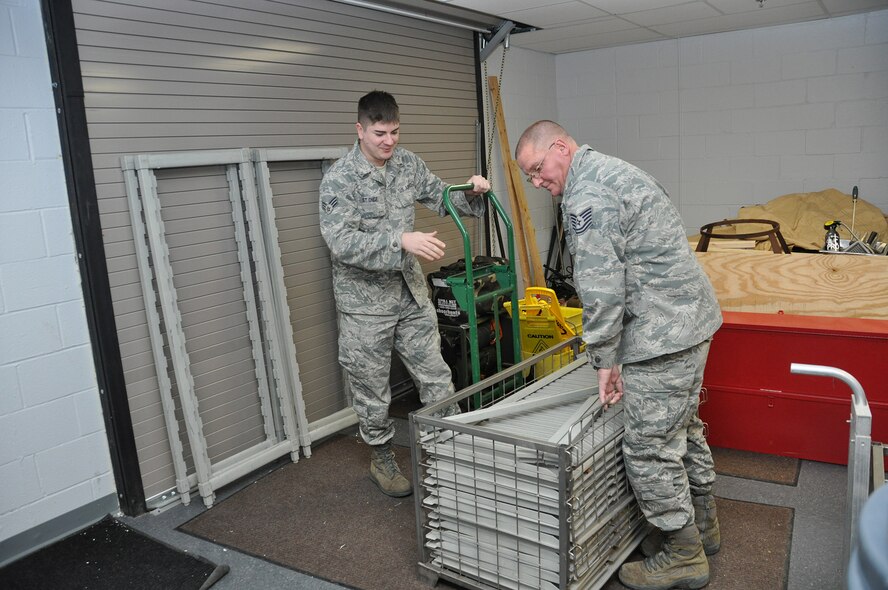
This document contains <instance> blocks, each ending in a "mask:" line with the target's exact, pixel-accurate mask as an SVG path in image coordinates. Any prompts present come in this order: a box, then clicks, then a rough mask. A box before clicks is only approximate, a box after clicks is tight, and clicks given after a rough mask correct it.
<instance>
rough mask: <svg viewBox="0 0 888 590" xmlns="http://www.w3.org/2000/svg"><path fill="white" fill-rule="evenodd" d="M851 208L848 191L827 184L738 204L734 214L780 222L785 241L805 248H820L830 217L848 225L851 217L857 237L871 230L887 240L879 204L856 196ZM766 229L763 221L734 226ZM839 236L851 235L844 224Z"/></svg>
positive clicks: (742, 229) (767, 246)
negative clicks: (816, 189)
mask: <svg viewBox="0 0 888 590" xmlns="http://www.w3.org/2000/svg"><path fill="white" fill-rule="evenodd" d="M852 209H853V203H852V199H851V195H846V194H845V193H843V192H841V191H839V190H836V189H834V188H830V189H826V190H824V191H820V192H819V193H794V194H789V195H783V196H781V197H777V198H776V199H773V200H771V201H769V202H767V203H765V204H764V205H752V206H750V207H741V208H740V212H739V213H738V215H737V217H738V218H739V219H770V220H771V221H776V222H777V223H779V224H780V233H782V234H783V237H784V239H785V240H786V242H787V244H789V245H790V246H796V247H798V248H804V249H806V250H819V249H821V248H823V243H824V238H825V236H826V230H825V229H824V227H823V224H824V222H826V221H830V220H840V221H842V222H843V223H844V224H846V225H848V226H849V227H850V226H851V223H852V218H853V223H854V226H853V227H854V233H855V234H856V235H857V236H858V237H859V238H861V239H863V237H864V236H865V235H866V234H867V232H870V231H874V232H876V233H877V234H878V236H879V238H878V239H879V241H882V242H884V241H888V222H886V219H885V214H884V213H882V211H881V210H880V209H879V208H878V207H876V206H875V205H873V204H871V203H868V202H866V201H865V200H864V199H862V198H858V199H857V208H856V211H852ZM725 229H728V228H719V229H718V232H719V233H724V230H725ZM765 229H768V228H767V226H764V225H754V224H750V225H745V224H744V225H742V226H740V227H739V228H737V233H748V232H753V231H761V230H765ZM839 236H840V237H841V238H842V239H850V237H851V236H850V235H849V233H848V231H847V230H846V229H844V228H839ZM757 247H759V248H764V249H770V244H769V243H768V242H767V241H765V242H763V243H760V244H759V245H758V246H757Z"/></svg>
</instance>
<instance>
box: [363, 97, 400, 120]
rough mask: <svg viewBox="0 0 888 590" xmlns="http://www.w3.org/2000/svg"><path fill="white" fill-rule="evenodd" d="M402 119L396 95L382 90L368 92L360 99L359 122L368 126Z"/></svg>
mask: <svg viewBox="0 0 888 590" xmlns="http://www.w3.org/2000/svg"><path fill="white" fill-rule="evenodd" d="M400 120H401V114H400V111H399V110H398V103H397V102H396V101H395V97H394V96H392V95H391V94H389V93H388V92H384V91H382V90H374V91H372V92H368V93H367V94H365V95H364V96H362V97H361V100H359V101H358V123H360V124H361V125H364V126H367V125H372V124H373V123H379V122H380V121H382V122H383V123H392V122H397V121H400Z"/></svg>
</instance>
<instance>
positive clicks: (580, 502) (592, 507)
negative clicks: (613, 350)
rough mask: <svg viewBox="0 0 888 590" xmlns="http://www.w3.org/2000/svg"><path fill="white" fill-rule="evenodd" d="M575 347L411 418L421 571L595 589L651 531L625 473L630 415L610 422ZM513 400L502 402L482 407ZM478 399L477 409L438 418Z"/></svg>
mask: <svg viewBox="0 0 888 590" xmlns="http://www.w3.org/2000/svg"><path fill="white" fill-rule="evenodd" d="M579 345H580V340H579V338H574V339H572V340H568V341H565V342H562V343H560V344H558V345H556V346H553V347H552V348H550V349H549V350H547V351H546V352H544V353H542V354H539V355H536V356H534V357H532V358H530V359H527V360H525V361H522V362H520V363H518V364H516V365H514V366H512V367H511V368H508V369H506V370H504V371H502V372H500V373H498V374H496V375H494V376H492V377H490V378H488V379H485V380H484V381H481V382H479V383H476V384H474V385H472V386H469V387H467V388H465V389H463V390H461V391H459V392H457V393H456V394H455V396H453V397H451V398H448V399H445V400H442V401H441V402H440V403H437V404H434V405H431V406H428V407H426V408H424V409H422V410H419V411H417V412H415V413H413V414H412V415H411V420H410V436H411V441H412V444H411V454H412V460H413V478H414V489H415V490H416V492H415V499H416V522H417V539H418V544H419V555H420V561H419V566H418V567H419V571H420V574H421V576H422V577H424V578H425V579H427V580H428V581H430V582H432V583H434V582H436V581H437V580H438V578H442V579H446V580H448V581H450V582H453V583H456V584H458V585H460V586H463V587H466V588H474V589H500V588H508V589H512V590H525V589H531V588H533V589H541V588H543V589H551V590H554V589H556V588H561V589H576V590H579V589H593V590H595V589H598V588H601V587H602V586H603V585H604V584H605V583H606V582H607V580H608V578H610V576H611V575H612V574H613V573H614V572H615V571H616V569H617V568H618V567H619V565H620V564H621V563H622V562H623V560H625V558H626V557H627V556H628V555H629V553H630V552H631V551H632V550H633V549H634V548H635V546H636V545H637V544H638V543H639V542H640V541H641V539H642V538H643V537H644V535H645V534H646V533H647V531H648V525H647V524H646V521H645V519H644V516H643V515H642V513H641V510H640V509H639V507H638V505H637V503H636V501H635V497H634V495H633V494H632V490H631V488H630V486H629V482H628V480H627V478H626V474H625V470H624V467H623V456H622V438H623V410H622V404H617V405H616V406H614V407H613V408H610V409H608V410H603V409H602V407H601V404H600V402H599V401H598V395H597V388H598V380H597V378H596V376H595V372H594V369H593V368H592V367H591V365H589V364H588V363H587V362H586V361H585V360H578V361H575V362H573V363H571V364H570V365H568V366H566V367H563V368H560V369H557V370H553V371H551V372H548V373H547V374H546V375H545V376H544V377H542V378H539V379H536V380H527V378H526V377H525V375H526V374H527V373H528V372H529V369H530V368H531V367H532V366H534V365H537V366H538V365H539V364H540V363H546V362H552V363H560V362H561V358H562V353H563V352H565V351H566V350H568V348H573V351H574V353H575V354H576V353H577V352H578V350H579ZM493 390H497V391H500V392H505V393H504V397H500V398H497V397H496V396H493V395H485V393H487V392H489V391H493ZM472 396H479V397H481V398H482V399H484V400H488V401H486V402H485V403H484V404H483V405H482V406H481V407H480V408H479V409H477V410H474V411H471V412H466V413H463V414H457V415H455V416H449V417H447V418H442V417H438V416H440V415H441V414H442V413H443V412H444V410H445V409H446V408H448V407H449V406H450V405H451V404H453V403H458V402H460V401H462V400H465V399H467V398H469V397H472Z"/></svg>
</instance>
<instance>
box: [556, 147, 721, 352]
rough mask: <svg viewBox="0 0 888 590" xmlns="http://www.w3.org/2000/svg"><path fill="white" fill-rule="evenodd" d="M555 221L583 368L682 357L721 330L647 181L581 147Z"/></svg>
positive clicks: (665, 201) (695, 269)
mask: <svg viewBox="0 0 888 590" xmlns="http://www.w3.org/2000/svg"><path fill="white" fill-rule="evenodd" d="M563 215H564V227H565V229H566V233H567V236H568V246H569V248H570V251H571V253H572V254H573V257H574V268H573V276H574V284H575V285H576V286H577V291H578V294H579V296H580V299H581V300H582V302H583V340H584V341H585V342H586V351H587V353H588V355H589V358H590V360H591V362H592V363H593V365H595V366H597V367H611V366H613V365H615V364H621V363H630V362H635V361H641V360H646V359H649V358H653V357H655V356H660V355H663V354H668V353H671V352H677V351H680V350H684V349H686V348H689V347H691V346H694V345H695V344H698V343H700V342H702V341H703V340H705V339H707V338H709V337H710V336H712V334H714V333H715V331H716V330H717V329H718V327H719V326H720V325H721V321H722V320H721V310H720V309H719V305H718V301H717V300H716V297H715V292H714V291H713V289H712V285H711V284H710V282H709V278H708V277H707V276H706V274H705V273H704V271H703V269H702V268H701V267H700V265H699V264H698V263H697V259H696V258H695V256H694V254H693V252H691V249H690V247H689V246H688V241H687V237H686V235H685V232H684V228H683V227H682V224H681V218H680V217H679V214H678V211H677V210H676V209H675V206H674V205H673V204H672V201H671V200H670V199H669V196H668V194H667V193H666V190H665V189H664V188H663V187H662V186H661V185H660V183H659V182H657V180H656V179H654V178H653V177H652V176H651V175H649V174H648V173H646V172H644V171H643V170H641V169H639V168H637V167H635V166H633V165H632V164H629V163H628V162H624V161H623V160H620V159H618V158H614V157H612V156H608V155H605V154H601V153H598V152H596V151H595V150H593V149H591V148H590V147H589V146H588V145H584V146H582V147H580V148H579V149H578V150H577V153H576V154H574V158H573V161H572V162H571V166H570V170H569V171H568V174H567V180H566V182H565V187H564V192H563Z"/></svg>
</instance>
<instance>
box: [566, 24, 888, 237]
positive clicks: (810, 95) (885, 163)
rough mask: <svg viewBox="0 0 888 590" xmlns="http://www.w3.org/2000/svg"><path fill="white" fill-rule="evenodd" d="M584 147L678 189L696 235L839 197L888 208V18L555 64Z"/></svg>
mask: <svg viewBox="0 0 888 590" xmlns="http://www.w3.org/2000/svg"><path fill="white" fill-rule="evenodd" d="M555 64H556V82H557V84H556V86H557V104H558V108H557V114H558V118H559V121H560V122H561V123H562V124H563V125H564V126H565V127H567V129H568V131H570V132H571V133H572V134H573V135H574V136H575V137H576V139H577V140H578V141H579V142H580V143H589V144H590V145H591V146H592V147H594V148H595V149H597V150H599V151H602V152H605V153H609V154H612V155H615V156H618V157H620V158H623V159H625V160H628V161H630V162H632V163H634V164H636V165H638V166H640V167H641V168H643V169H645V170H647V171H648V172H650V173H652V174H653V175H654V176H656V177H657V178H658V179H659V180H660V181H661V182H662V183H663V184H664V185H665V186H666V187H667V189H669V191H670V194H671V196H672V198H673V200H674V201H675V202H676V204H677V205H678V206H679V209H680V211H681V214H682V218H683V220H684V223H685V226H686V228H687V229H688V231H689V233H696V232H697V231H698V230H699V228H700V226H701V225H703V224H704V223H708V222H711V221H716V220H718V219H724V218H730V217H735V216H736V213H737V211H738V209H739V208H740V207H741V206H744V205H751V204H756V203H764V202H767V201H769V200H771V199H773V198H775V197H778V196H780V195H783V194H787V193H795V192H812V191H820V190H823V189H826V188H833V187H834V188H837V189H839V190H842V191H843V192H846V193H849V194H850V192H851V189H852V187H853V186H854V185H857V186H858V187H859V189H860V198H862V199H865V200H867V201H869V202H871V203H873V204H875V205H877V206H878V207H880V208H881V209H882V210H883V211H885V212H888V11H885V10H883V11H877V12H871V13H864V14H857V15H853V16H847V17H840V18H834V19H828V20H819V21H813V22H807V23H801V24H795V25H785V26H778V27H768V28H760V29H753V30H748V31H737V32H731V33H722V34H715V35H705V36H699V37H690V38H685V39H678V40H671V41H664V42H656V43H645V44H637V45H629V46H624V47H617V48H610V49H602V50H595V51H585V52H577V53H570V54H562V55H559V56H557V57H556V58H555Z"/></svg>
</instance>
